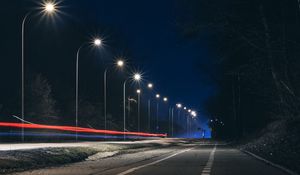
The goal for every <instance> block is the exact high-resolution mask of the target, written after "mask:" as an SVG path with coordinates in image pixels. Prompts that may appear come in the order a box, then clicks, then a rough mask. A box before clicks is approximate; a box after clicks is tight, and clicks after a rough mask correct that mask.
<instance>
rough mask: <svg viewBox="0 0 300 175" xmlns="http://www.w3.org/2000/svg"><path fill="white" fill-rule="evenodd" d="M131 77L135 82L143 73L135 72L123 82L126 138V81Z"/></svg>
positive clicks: (138, 80)
mask: <svg viewBox="0 0 300 175" xmlns="http://www.w3.org/2000/svg"><path fill="white" fill-rule="evenodd" d="M129 79H132V80H133V81H135V82H140V81H141V79H142V75H141V74H140V73H134V74H133V75H131V76H130V77H129V78H127V79H126V80H125V81H124V83H123V134H124V140H125V136H126V83H127V81H128V80H129Z"/></svg>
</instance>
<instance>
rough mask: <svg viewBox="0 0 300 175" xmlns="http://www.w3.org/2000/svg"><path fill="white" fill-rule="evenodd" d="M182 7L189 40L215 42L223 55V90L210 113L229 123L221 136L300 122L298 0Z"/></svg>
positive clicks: (211, 103) (210, 106) (182, 4)
mask: <svg viewBox="0 0 300 175" xmlns="http://www.w3.org/2000/svg"><path fill="white" fill-rule="evenodd" d="M178 4H180V7H182V9H184V11H182V15H180V16H179V17H178V26H179V29H180V30H181V32H182V34H183V36H184V37H185V38H188V39H195V38H198V39H199V38H200V39H201V38H203V37H204V36H206V37H209V38H210V41H212V42H210V43H209V44H211V47H212V48H214V51H215V52H216V53H218V58H216V59H215V64H216V66H218V67H220V70H221V72H220V74H219V75H218V76H217V78H216V79H215V80H216V81H217V82H218V84H219V87H220V90H219V93H218V94H217V95H216V96H215V97H214V98H212V99H211V100H210V101H209V102H208V103H207V110H208V112H209V113H210V114H211V116H218V118H221V119H222V120H223V121H224V122H225V123H226V125H225V126H224V128H225V131H226V132H225V131H224V132H221V133H223V134H224V135H227V136H228V134H231V136H238V137H240V136H243V135H245V134H250V133H253V132H254V131H256V130H257V129H260V128H263V127H264V126H265V125H266V124H268V123H269V122H271V121H274V120H278V119H288V118H296V117H297V116H299V115H298V114H299V105H300V98H299V94H300V84H299V74H300V69H299V67H300V61H299V59H298V58H299V56H300V52H299V47H300V45H299V42H300V34H299V29H300V25H299V24H300V8H299V4H298V1H297V0H293V1H279V0H275V1H268V0H265V1H239V0H232V1H222V0H217V1H197V0H193V1H178ZM180 9H181V8H180ZM207 35H208V36H207ZM214 126H215V125H214ZM217 128H218V127H215V129H217Z"/></svg>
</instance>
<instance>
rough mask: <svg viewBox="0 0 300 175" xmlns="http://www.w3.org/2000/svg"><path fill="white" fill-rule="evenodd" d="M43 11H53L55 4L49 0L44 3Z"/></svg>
mask: <svg viewBox="0 0 300 175" xmlns="http://www.w3.org/2000/svg"><path fill="white" fill-rule="evenodd" d="M45 11H46V12H49V13H52V12H54V11H55V5H54V4H53V3H50V2H48V3H46V4H45Z"/></svg>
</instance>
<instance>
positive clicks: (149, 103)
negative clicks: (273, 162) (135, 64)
mask: <svg viewBox="0 0 300 175" xmlns="http://www.w3.org/2000/svg"><path fill="white" fill-rule="evenodd" d="M148 89H153V84H152V83H148ZM150 123H151V98H149V99H148V131H149V132H150V130H151V125H150Z"/></svg>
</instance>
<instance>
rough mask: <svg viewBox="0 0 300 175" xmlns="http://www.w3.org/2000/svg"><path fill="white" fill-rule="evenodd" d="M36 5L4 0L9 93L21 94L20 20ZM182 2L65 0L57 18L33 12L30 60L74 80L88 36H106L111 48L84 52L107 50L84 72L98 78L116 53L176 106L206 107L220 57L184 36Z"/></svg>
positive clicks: (53, 75)
mask: <svg viewBox="0 0 300 175" xmlns="http://www.w3.org/2000/svg"><path fill="white" fill-rule="evenodd" d="M36 2H39V1H30V0H22V1H21V0H14V1H11V0H6V2H1V3H2V5H1V21H2V24H1V40H2V41H1V52H2V56H1V58H0V59H1V74H2V75H1V77H2V78H1V79H2V80H4V81H2V82H4V83H3V84H5V87H3V86H2V87H1V88H2V89H3V90H2V92H5V95H8V96H9V95H10V94H16V91H17V89H18V88H17V87H18V86H19V84H18V83H19V81H20V80H19V78H20V77H19V76H20V72H19V71H20V58H21V57H20V56H21V53H20V51H21V45H20V44H21V41H20V39H21V38H20V36H21V33H20V32H21V28H20V27H21V20H22V17H23V16H24V15H25V13H26V12H27V11H30V10H33V9H34V6H38V4H37V3H36ZM176 2H177V1H174V0H163V1H161V0H151V1H150V0H149V1H140V0H132V1H121V0H106V1H104V0H65V1H63V2H62V3H61V4H60V6H61V9H60V11H61V14H59V15H58V17H57V18H55V19H53V20H50V19H47V18H41V17H40V16H39V15H33V16H31V17H30V20H29V21H28V23H27V28H26V31H27V35H26V39H27V43H26V51H27V60H26V64H27V65H29V67H30V71H33V72H39V73H40V72H41V73H43V74H45V75H46V76H48V77H49V79H50V80H52V84H55V83H56V84H59V83H60V82H62V81H69V82H71V83H73V81H74V67H75V60H74V59H75V52H76V49H77V48H78V47H79V46H80V44H81V43H82V42H83V41H85V40H87V39H89V37H91V36H93V35H96V34H100V36H102V37H103V38H104V41H105V45H106V46H105V48H104V49H103V50H102V51H100V52H101V53H95V54H94V53H93V54H90V55H89V53H88V51H86V50H87V49H85V51H83V52H82V55H88V56H94V55H96V56H97V54H98V55H99V54H100V57H102V58H104V60H100V61H99V57H97V59H96V58H93V59H90V60H89V59H86V58H82V60H84V61H82V64H83V66H82V72H85V73H86V74H89V75H91V74H93V73H95V72H93V69H98V68H97V67H99V69H103V65H104V64H107V62H111V60H110V59H111V58H112V57H113V56H115V55H118V56H124V57H125V58H126V59H128V60H129V62H130V63H132V64H133V65H134V66H135V67H136V68H137V69H139V70H141V71H143V72H144V73H145V76H146V79H147V80H150V81H152V82H153V83H154V84H155V87H156V90H157V91H158V92H160V93H161V94H165V95H166V96H168V97H169V99H170V100H171V102H172V103H176V102H182V103H184V104H186V105H187V106H191V107H193V108H195V109H197V110H199V111H200V112H201V111H204V110H205V109H203V103H204V102H205V101H206V100H207V99H208V98H209V97H211V96H212V95H213V94H214V93H215V91H216V86H215V84H214V83H213V80H212V79H211V77H210V75H208V74H209V72H214V69H215V68H214V67H213V64H212V63H213V57H214V54H213V53H211V51H210V49H209V48H208V46H207V45H208V44H207V41H206V40H205V38H202V39H200V38H198V39H197V38H195V39H186V38H184V37H183V35H182V33H181V31H180V30H179V27H178V26H177V24H178V21H177V19H178V18H180V17H181V15H184V13H185V11H184V10H183V9H181V7H180V5H179V4H178V3H176ZM83 57H84V56H83ZM86 57H87V56H86ZM87 60H89V61H87ZM88 66H92V68H91V67H88ZM203 69H205V70H203ZM88 71H90V72H88ZM87 72H88V73H87ZM100 72H101V71H100ZM97 73H99V72H97ZM83 74H84V73H83ZM89 77H90V79H93V78H94V77H91V76H89ZM98 78H99V77H98ZM71 83H70V84H71ZM10 85H11V86H14V87H15V88H14V87H10ZM53 86H54V87H57V88H66V87H60V86H59V85H57V86H56V85H53ZM66 89H67V88H66ZM54 90H55V89H54ZM60 90H61V89H60ZM6 91H8V93H6ZM200 115H201V114H200Z"/></svg>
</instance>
